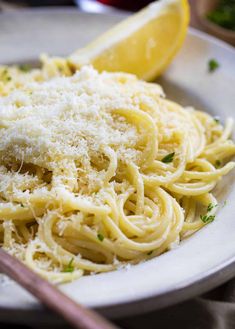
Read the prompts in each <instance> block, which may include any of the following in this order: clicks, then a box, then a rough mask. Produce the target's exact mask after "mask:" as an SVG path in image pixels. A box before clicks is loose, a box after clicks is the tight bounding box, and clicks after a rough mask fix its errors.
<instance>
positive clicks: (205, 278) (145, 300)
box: [0, 7, 235, 321]
mask: <svg viewBox="0 0 235 329" xmlns="http://www.w3.org/2000/svg"><path fill="white" fill-rule="evenodd" d="M63 11H64V12H73V13H77V14H78V15H89V16H101V15H104V16H115V17H117V16H119V17H120V18H122V17H125V16H126V15H127V14H126V13H123V14H122V13H121V14H120V13H114V14H108V15H107V14H94V13H81V12H79V11H77V10H76V9H72V8H63V7H55V8H50V9H48V8H46V7H41V8H40V9H37V12H41V13H45V12H51V13H52V12H63ZM25 13H27V14H30V13H35V10H34V9H22V10H21V11H20V12H19V11H11V12H7V13H3V14H1V15H13V16H14V15H21V14H22V15H24V14H25ZM188 34H190V35H193V36H196V37H198V38H199V39H203V40H205V41H207V42H209V43H212V44H214V45H217V46H218V47H220V48H223V49H225V50H226V51H229V52H232V54H233V55H234V56H235V48H234V47H233V46H231V45H229V44H227V43H226V42H224V41H221V40H219V39H217V38H216V37H213V36H210V35H208V34H207V33H205V32H202V31H199V30H196V29H195V28H189V31H188ZM234 274H235V256H234V257H229V258H228V259H227V260H225V261H223V262H222V263H220V264H219V265H217V266H214V267H212V268H211V269H210V270H207V271H206V272H203V273H201V274H198V275H196V276H194V277H192V278H191V279H189V280H187V281H185V282H184V283H183V284H178V285H176V286H175V287H174V289H172V288H169V289H168V290H165V291H164V292H161V293H159V294H158V295H152V296H149V297H142V298H141V297H138V298H137V299H135V300H131V299H129V300H128V301H126V302H125V301H124V302H119V303H112V304H109V305H108V304H107V305H106V304H105V305H102V306H99V307H95V309H96V310H98V311H99V312H100V313H102V314H104V315H105V316H108V317H111V318H119V317H120V316H125V315H127V314H128V315H129V314H130V313H131V314H132V315H135V314H137V313H138V314H139V313H140V309H139V305H137V304H138V303H139V302H140V301H141V303H142V304H145V307H143V308H142V309H141V313H145V312H148V311H151V310H153V309H154V310H156V309H160V308H164V307H166V306H170V305H173V304H176V303H177V302H179V301H181V302H183V301H185V300H187V299H189V298H191V297H193V296H195V295H199V294H202V293H204V292H205V291H208V290H209V289H211V288H214V287H216V286H218V285H220V284H222V283H224V282H225V281H227V280H229V279H230V278H231V277H233V276H234ZM195 290H196V293H195ZM160 300H161V301H160ZM157 301H158V306H156V302H157ZM127 305H128V311H126V312H125V306H127ZM130 309H131V312H130ZM114 310H115V311H114ZM3 312H6V313H8V314H16V313H24V314H25V313H32V314H35V313H36V314H37V315H38V314H41V315H43V317H47V318H48V319H50V318H51V319H54V320H55V318H56V317H55V316H54V314H52V313H50V312H49V311H48V310H46V309H45V308H44V307H43V306H42V305H41V304H39V303H38V304H33V305H32V307H30V308H27V309H21V308H17V307H4V306H0V318H1V314H2V313H3ZM44 321H45V319H44ZM60 321H61V320H60Z"/></svg>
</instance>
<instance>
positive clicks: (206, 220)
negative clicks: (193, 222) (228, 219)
mask: <svg viewBox="0 0 235 329" xmlns="http://www.w3.org/2000/svg"><path fill="white" fill-rule="evenodd" d="M200 218H201V220H202V221H203V223H205V224H208V223H211V222H213V220H214V219H215V215H210V216H208V215H201V216H200Z"/></svg>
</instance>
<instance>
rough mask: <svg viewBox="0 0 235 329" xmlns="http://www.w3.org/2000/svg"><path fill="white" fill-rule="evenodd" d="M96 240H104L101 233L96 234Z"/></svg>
mask: <svg viewBox="0 0 235 329" xmlns="http://www.w3.org/2000/svg"><path fill="white" fill-rule="evenodd" d="M97 238H98V239H99V240H100V241H101V242H102V241H103V240H104V236H103V235H102V234H101V233H98V234H97Z"/></svg>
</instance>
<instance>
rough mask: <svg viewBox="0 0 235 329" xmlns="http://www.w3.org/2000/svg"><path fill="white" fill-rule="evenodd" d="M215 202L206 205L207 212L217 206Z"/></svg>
mask: <svg viewBox="0 0 235 329" xmlns="http://www.w3.org/2000/svg"><path fill="white" fill-rule="evenodd" d="M217 206H218V205H217V204H213V203H210V204H209V205H208V207H207V212H209V211H211V210H212V209H213V208H215V207H217Z"/></svg>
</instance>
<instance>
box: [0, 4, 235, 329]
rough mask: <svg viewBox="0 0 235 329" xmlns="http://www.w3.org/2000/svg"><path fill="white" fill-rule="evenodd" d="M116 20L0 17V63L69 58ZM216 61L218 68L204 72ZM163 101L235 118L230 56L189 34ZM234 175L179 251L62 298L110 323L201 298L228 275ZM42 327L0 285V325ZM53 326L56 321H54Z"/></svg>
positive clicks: (78, 286)
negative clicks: (216, 206) (214, 210)
mask: <svg viewBox="0 0 235 329" xmlns="http://www.w3.org/2000/svg"><path fill="white" fill-rule="evenodd" d="M121 18H122V17H120V16H112V15H105V16H101V15H88V14H81V13H79V12H77V11H73V10H62V9H56V10H39V11H21V12H12V13H8V14H0V63H15V62H25V61H26V62H31V61H35V60H36V59H37V58H38V55H39V54H40V53H42V52H46V53H49V54H56V55H66V54H69V53H70V52H71V51H73V50H74V49H76V48H79V47H81V46H83V45H84V44H86V43H87V42H88V41H90V40H91V39H93V38H94V37H95V36H97V35H98V34H100V33H101V32H102V31H104V30H106V29H107V28H109V27H110V26H111V25H113V24H114V23H116V22H118V21H119V20H120V19H121ZM211 58H216V60H217V61H218V62H219V63H220V68H219V69H218V70H217V71H216V72H214V73H213V74H209V73H208V68H207V63H208V60H209V59H211ZM160 82H161V84H162V85H163V86H164V88H165V91H166V93H167V95H168V97H170V98H172V99H174V100H176V101H179V102H181V103H182V104H183V105H193V106H196V107H198V108H200V109H204V110H205V111H208V112H210V113H212V114H214V115H219V116H220V117H221V118H222V120H223V119H224V118H225V117H227V116H234V111H235V89H234V88H235V87H234V86H235V50H234V49H233V48H231V47H229V46H227V45H226V44H224V43H222V42H220V41H218V40H216V39H214V38H211V37H209V36H207V35H205V34H202V33H199V32H197V31H194V30H190V31H189V33H188V37H187V40H186V42H185V45H184V47H183V49H182V50H181V52H180V53H179V55H178V56H177V58H176V59H175V61H174V63H173V64H172V65H171V67H170V68H169V69H168V71H167V72H166V73H165V74H164V76H163V77H162V78H161V79H160ZM234 181H235V177H234V172H233V174H230V175H229V176H227V177H226V178H225V179H224V180H223V182H222V184H220V186H219V187H218V188H217V195H218V198H219V200H220V202H221V204H222V203H223V201H224V200H225V199H226V200H227V204H226V206H225V207H223V208H221V209H220V211H219V213H218V216H217V217H216V220H215V221H214V222H213V223H212V224H210V225H208V226H206V227H205V228H203V229H202V230H201V231H200V232H198V233H196V234H195V235H194V236H192V237H191V238H189V239H187V240H185V241H184V242H182V243H181V245H180V247H179V248H177V249H175V250H172V251H170V252H167V253H165V254H163V255H161V256H160V257H158V258H155V259H152V260H149V261H147V262H145V263H143V264H139V265H136V266H132V267H131V268H130V269H129V270H119V271H116V272H112V273H106V274H100V275H95V276H87V277H83V278H81V279H80V280H78V281H76V282H73V283H70V284H66V285H64V286H62V287H61V289H62V290H63V291H65V292H66V293H67V294H68V295H69V296H71V297H72V298H74V299H75V300H77V301H79V302H82V303H84V304H85V305H87V306H90V307H94V308H96V309H98V310H99V311H101V312H102V313H103V314H106V315H107V316H109V317H119V316H124V315H132V314H135V313H141V312H144V311H147V310H151V309H157V308H161V307H165V306H167V305H170V304H173V303H177V302H179V301H183V300H186V299H188V298H191V297H193V296H195V295H198V294H201V293H203V292H205V291H207V290H209V289H211V288H213V287H215V286H217V285H219V284H221V283H222V282H224V281H226V280H228V279H229V278H231V277H232V276H233V275H235V204H234V199H235V188H234ZM1 320H2V321H9V322H10V321H11V322H12V321H15V322H18V323H20V322H28V323H30V322H31V323H33V322H34V323H35V322H37V324H40V323H41V324H42V323H43V322H44V321H47V323H50V321H51V323H52V322H53V323H55V321H56V320H57V319H56V317H55V316H54V315H52V314H50V313H49V312H46V311H45V310H44V309H43V308H42V307H41V305H40V304H39V303H38V302H37V301H36V300H35V299H34V298H33V297H31V296H30V295H29V294H28V293H26V292H25V291H24V290H23V289H21V288H20V287H19V286H17V285H16V284H14V283H9V284H0V321H1ZM57 321H58V320H57Z"/></svg>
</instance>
